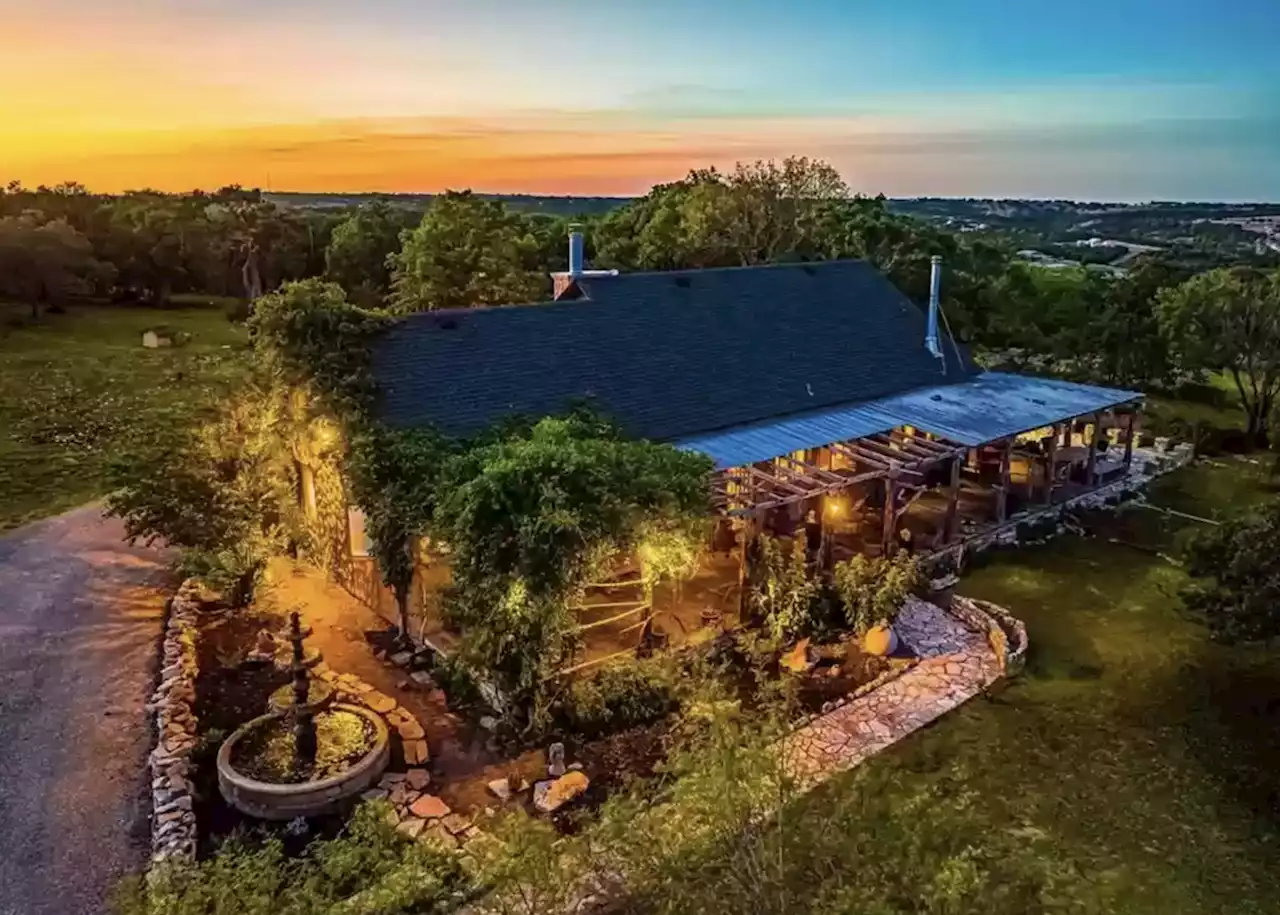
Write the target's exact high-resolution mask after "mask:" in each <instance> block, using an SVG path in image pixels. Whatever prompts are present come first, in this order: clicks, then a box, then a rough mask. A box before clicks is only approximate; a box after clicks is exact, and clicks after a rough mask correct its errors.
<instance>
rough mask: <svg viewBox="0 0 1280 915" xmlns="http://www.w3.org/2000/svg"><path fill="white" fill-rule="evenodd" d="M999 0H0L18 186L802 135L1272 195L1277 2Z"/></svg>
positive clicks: (657, 148) (779, 145)
mask: <svg viewBox="0 0 1280 915" xmlns="http://www.w3.org/2000/svg"><path fill="white" fill-rule="evenodd" d="M1004 2H1005V0H966V3H965V4H962V5H961V4H957V5H956V7H955V9H952V8H951V6H950V5H940V4H936V2H935V0H865V2H864V0H858V2H857V3H854V2H852V0H794V3H796V4H798V5H799V6H801V7H803V8H804V10H805V11H807V14H806V15H800V16H797V15H795V10H793V9H792V7H791V5H790V4H788V3H786V2H783V0H643V2H635V3H624V2H622V0H618V2H616V3H615V2H613V0H466V2H462V3H459V2H457V0H362V2H360V3H352V2H349V0H0V87H3V88H2V89H0V183H4V182H7V181H9V180H12V179H18V180H21V181H22V182H24V183H25V184H27V185H31V186H34V185H37V184H56V183H58V182H60V181H67V180H75V181H79V182H81V183H83V184H86V185H88V186H89V187H90V188H91V189H93V190H97V191H120V190H125V189H128V188H137V187H154V188H159V189H163V190H187V189H191V188H193V187H204V188H213V187H216V186H220V185H224V184H232V183H237V184H242V185H246V186H261V187H265V188H269V189H275V190H297V191H418V192H431V191H438V190H441V189H443V188H446V187H455V188H460V187H472V188H475V189H477V190H483V191H528V192H541V193H562V194H592V193H596V194H629V193H643V192H644V191H645V190H647V189H648V187H649V186H650V185H652V184H653V183H655V182H658V181H668V180H673V179H676V178H679V177H681V176H682V175H683V174H684V173H685V172H686V171H687V170H688V169H690V168H693V167H701V166H705V165H711V164H715V165H721V166H726V165H732V163H733V162H735V161H738V160H749V159H755V158H761V157H776V156H783V155H788V154H802V155H810V156H817V157H821V158H825V159H828V160H829V161H831V162H832V163H833V164H834V165H835V166H836V167H837V168H838V169H840V171H841V172H842V174H843V175H844V176H845V178H846V180H847V181H848V182H849V184H850V185H851V186H852V187H853V188H854V189H855V190H858V191H862V192H866V193H878V192H884V193H887V194H890V195H899V196H901V195H913V194H919V195H927V194H966V195H975V196H983V195H1008V196H1077V197H1086V198H1093V199H1101V198H1107V199H1149V198H1152V197H1163V198H1188V197H1189V198H1192V199H1232V198H1236V199H1239V198H1242V197H1243V198H1247V199H1258V198H1260V197H1266V196H1275V195H1277V194H1280V184H1277V183H1276V182H1278V181H1280V168H1277V167H1276V165H1277V164H1278V163H1280V157H1278V156H1280V120H1277V118H1280V96H1277V95H1276V91H1275V86H1276V85H1280V83H1277V82H1276V78H1280V71H1276V67H1277V66H1280V64H1277V63H1276V58H1275V56H1274V54H1271V55H1270V56H1267V54H1255V53H1253V52H1252V51H1250V50H1249V48H1253V47H1254V46H1255V45H1256V46H1257V48H1255V50H1259V49H1262V50H1265V49H1268V48H1270V45H1269V44H1268V38H1267V36H1268V35H1271V36H1274V30H1273V29H1270V28H1269V26H1270V25H1271V24H1272V20H1274V19H1275V17H1276V13H1275V12H1274V9H1273V8H1272V7H1270V6H1268V5H1267V4H1266V3H1264V2H1262V0H1259V3H1258V6H1257V10H1256V11H1254V12H1251V13H1249V15H1245V12H1244V11H1241V12H1240V15H1239V16H1237V17H1236V18H1237V19H1239V21H1235V19H1233V18H1232V17H1229V16H1224V15H1220V14H1219V12H1217V11H1215V9H1214V8H1212V5H1209V6H1206V5H1204V4H1202V3H1196V2H1193V0H1161V2H1160V3H1156V0H1080V2H1081V3H1083V4H1085V5H1086V6H1090V5H1092V7H1096V9H1094V10H1093V12H1090V11H1089V10H1077V11H1076V12H1075V13H1073V14H1072V15H1071V16H1066V15H1065V14H1064V15H1063V16H1061V17H1059V16H1056V15H1054V16H1045V17H1037V16H1034V15H1027V16H1010V15H1009V14H1008V10H1007V8H1006V6H1005V5H1004ZM1124 3H1133V4H1136V5H1137V6H1144V8H1145V5H1151V4H1155V5H1157V6H1159V8H1160V10H1161V11H1162V12H1161V14H1160V16H1159V17H1156V18H1154V19H1153V18H1152V17H1151V16H1149V15H1147V14H1146V12H1144V10H1142V9H1136V8H1135V10H1134V11H1133V12H1132V14H1131V15H1129V16H1128V17H1127V18H1126V16H1125V15H1124V14H1123V11H1122V10H1120V9H1119V8H1118V6H1117V4H1119V5H1123V4H1124ZM961 9H963V10H964V12H963V13H961V12H960V10H961ZM1104 10H1105V13H1104V12H1103V11H1104ZM1269 10H1270V11H1269ZM1100 20H1101V21H1105V22H1106V23H1107V26H1106V28H1104V29H1103V30H1101V31H1099V29H1098V22H1099V21H1100ZM1126 23H1127V24H1126ZM997 26H998V28H997ZM1215 29H1217V30H1220V31H1221V32H1222V34H1219V35H1215V34H1213V32H1214V30H1215ZM1134 30H1137V32H1136V33H1137V34H1141V35H1142V36H1143V37H1142V38H1141V39H1140V40H1135V38H1134ZM1086 39H1087V40H1086ZM1271 50H1274V49H1273V48H1271ZM1250 61H1252V62H1253V63H1251V64H1249V65H1248V67H1246V63H1248V62H1250ZM1249 67H1252V68H1253V70H1257V71H1258V72H1256V73H1254V72H1251V71H1249ZM1267 68H1270V69H1267ZM1183 71H1185V72H1183ZM1263 71H1265V72H1263ZM1273 71H1275V72H1274V73H1273Z"/></svg>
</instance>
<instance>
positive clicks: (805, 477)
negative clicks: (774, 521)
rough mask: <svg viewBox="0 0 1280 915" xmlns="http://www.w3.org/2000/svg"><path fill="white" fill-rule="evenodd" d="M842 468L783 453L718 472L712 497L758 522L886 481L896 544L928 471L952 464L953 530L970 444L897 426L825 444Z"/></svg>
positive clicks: (887, 529)
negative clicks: (904, 517)
mask: <svg viewBox="0 0 1280 915" xmlns="http://www.w3.org/2000/svg"><path fill="white" fill-rule="evenodd" d="M811 450H826V451H827V452H829V453H830V455H831V456H832V457H833V458H838V459H840V462H841V464H842V465H843V466H838V467H831V468H823V467H818V466H817V465H815V464H813V463H811V462H809V461H806V460H801V459H799V458H797V457H796V456H795V455H782V456H779V457H776V458H774V459H773V460H772V461H761V462H758V463H755V464H750V465H747V466H745V467H730V468H726V469H724V470H722V471H720V472H718V473H717V474H716V476H715V479H714V481H713V484H712V485H713V497H712V498H713V501H714V503H715V505H716V507H717V508H718V509H719V510H720V511H721V512H722V513H723V514H725V515H727V516H729V517H738V518H746V519H748V521H749V523H750V524H751V525H752V526H753V527H754V525H755V524H756V523H757V522H758V521H759V520H760V518H761V517H762V516H763V514H764V513H765V512H766V511H769V510H772V509H776V508H781V507H784V506H787V505H793V504H795V503H797V502H804V501H807V500H810V499H813V498H816V497H820V496H825V495H834V494H836V493H840V492H843V491H845V490H848V489H850V488H851V487H853V486H857V485H858V484H860V483H866V482H870V481H873V480H883V481H885V499H884V521H883V527H882V532H881V541H882V549H883V550H884V551H885V552H888V551H889V550H890V549H891V548H892V543H893V537H894V531H895V530H896V528H897V522H898V519H900V518H901V517H902V515H903V514H905V513H906V511H907V510H908V509H909V508H910V507H911V505H912V504H913V503H914V502H915V501H916V500H917V499H918V498H920V496H922V495H923V494H924V493H925V491H926V489H927V486H926V485H925V479H926V473H927V472H928V471H929V469H930V468H932V467H933V466H935V465H937V464H939V463H941V462H945V461H950V462H951V477H950V486H951V503H950V505H951V507H950V510H949V512H948V521H947V525H948V528H947V529H948V531H949V532H950V531H951V530H952V528H953V527H954V524H955V511H956V503H957V500H958V496H959V489H960V466H961V463H962V458H963V456H964V455H965V453H966V452H967V451H968V448H967V446H965V445H961V444H958V443H956V442H952V441H948V440H946V439H943V438H939V437H936V436H931V435H927V434H923V433H918V432H916V431H914V430H907V429H894V430H891V431H889V432H880V433H876V434H874V435H869V436H865V437H863V438H859V439H849V440H846V441H841V442H831V443H829V444H827V445H824V446H821V448H820V449H811Z"/></svg>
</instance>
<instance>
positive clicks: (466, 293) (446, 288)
mask: <svg viewBox="0 0 1280 915" xmlns="http://www.w3.org/2000/svg"><path fill="white" fill-rule="evenodd" d="M403 241H404V246H403V248H402V249H401V250H400V252H399V253H398V254H396V255H395V256H394V258H393V260H392V278H391V287H392V293H391V307H392V309H393V310H394V311H396V312H399V313H401V314H409V313H412V312H416V311H431V310H434V309H438V308H471V307H473V306H476V305H502V304H509V303H519V302H533V301H537V300H538V299H540V298H544V297H546V296H547V295H549V293H550V279H549V278H548V276H547V273H546V272H545V271H544V270H539V269H537V268H536V266H535V263H534V261H535V260H536V258H535V252H536V251H537V250H538V241H537V239H536V238H535V237H534V235H533V234H532V232H531V231H530V227H529V224H528V222H527V220H526V219H525V217H523V216H521V215H520V214H519V213H515V212H512V211H511V210H508V209H507V207H506V206H505V205H504V204H502V203H500V202H498V201H493V200H483V199H481V198H480V197H477V196H476V195H474V194H472V193H471V192H470V191H461V192H459V191H449V192H447V193H445V194H443V195H441V196H439V197H436V198H434V199H433V200H432V201H431V204H430V205H429V206H428V207H427V211H426V213H425V214H424V215H423V217H422V222H421V223H420V224H419V225H418V227H417V228H415V229H414V230H413V231H412V232H409V233H407V234H406V235H404V237H403Z"/></svg>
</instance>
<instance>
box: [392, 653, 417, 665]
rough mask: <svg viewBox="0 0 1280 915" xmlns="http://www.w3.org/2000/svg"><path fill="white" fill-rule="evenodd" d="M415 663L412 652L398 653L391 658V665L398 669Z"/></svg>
mask: <svg viewBox="0 0 1280 915" xmlns="http://www.w3.org/2000/svg"><path fill="white" fill-rule="evenodd" d="M412 661H413V652H412V651H397V652H396V653H395V654H393V655H392V656H391V663H392V664H394V665H395V666H396V667H408V666H409V664H410V663H411V662H412Z"/></svg>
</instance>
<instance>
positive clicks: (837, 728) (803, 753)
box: [784, 598, 1000, 787]
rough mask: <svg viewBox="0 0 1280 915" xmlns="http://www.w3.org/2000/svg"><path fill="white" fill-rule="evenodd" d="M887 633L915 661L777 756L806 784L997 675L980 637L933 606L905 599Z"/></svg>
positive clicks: (801, 733) (802, 731) (794, 738)
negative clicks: (894, 634) (914, 656)
mask: <svg viewBox="0 0 1280 915" xmlns="http://www.w3.org/2000/svg"><path fill="white" fill-rule="evenodd" d="M894 628H895V629H896V630H897V632H898V636H899V638H901V639H902V640H903V641H904V642H906V643H907V645H909V646H910V647H911V649H912V650H913V651H915V653H916V654H917V655H918V656H919V657H920V659H921V660H920V663H919V664H917V665H916V666H915V667H913V668H911V669H910V670H909V671H907V672H906V673H905V674H903V675H902V676H900V677H898V678H897V679H896V680H891V681H890V682H888V683H886V684H885V685H884V686H882V687H880V688H879V689H876V690H874V691H872V692H870V693H867V694H866V695H865V696H861V697H859V698H857V699H854V700H852V701H850V702H849V703H848V704H846V705H844V706H842V707H840V708H838V709H836V710H835V711H832V712H830V713H828V714H826V715H823V716H822V717H821V718H818V719H816V720H815V721H812V722H810V723H809V724H807V725H805V726H804V727H802V728H799V729H798V730H796V731H795V732H794V733H792V734H791V736H790V737H788V738H787V740H786V742H785V744H784V752H786V753H787V755H788V759H789V761H790V764H791V766H792V771H793V772H794V773H795V774H796V775H797V776H798V777H799V778H800V779H801V781H802V782H804V783H805V784H806V786H807V787H813V786H814V785H817V784H819V783H821V782H823V781H826V780H827V779H828V778H830V777H832V776H833V775H836V774H837V773H840V772H843V771H845V770H847V769H851V768H853V767H854V766H856V765H858V764H859V763H860V762H862V761H863V760H865V759H868V758H869V757H871V756H874V755H875V754H876V753H879V752H880V751H881V750H883V749H884V748H885V747H888V746H890V745H892V744H893V743H895V742H896V741H899V740H901V739H902V738H903V737H906V736H907V735H908V734H910V733H912V732H913V731H915V730H917V729H919V728H922V727H924V726H925V725H926V724H928V723H929V722H931V721H933V720H934V719H935V718H938V717H940V716H942V715H944V714H946V713H947V712H949V711H951V710H952V709H953V708H955V707H956V706H958V705H960V704H961V703H963V702H966V701H967V700H969V699H972V698H973V697H974V696H976V695H977V694H978V693H980V692H981V691H982V690H983V689H985V688H986V687H987V686H989V685H990V684H991V683H993V682H994V681H995V680H996V679H998V678H999V676H1000V665H999V662H998V661H997V660H996V656H995V653H994V652H993V651H992V649H991V646H990V645H989V644H988V643H987V639H986V637H985V636H984V635H980V634H978V633H975V632H971V631H970V630H969V629H967V628H965V626H964V625H963V624H962V623H961V622H960V621H959V620H957V619H956V618H955V617H953V616H952V615H951V614H949V613H947V612H946V611H944V610H942V609H941V608H939V607H937V606H935V605H934V604H931V603H928V602H927V601H923V600H919V599H917V598H908V601H907V605H906V607H904V608H903V610H902V613H901V614H900V615H899V616H898V619H897V621H896V622H895V623H894Z"/></svg>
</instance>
